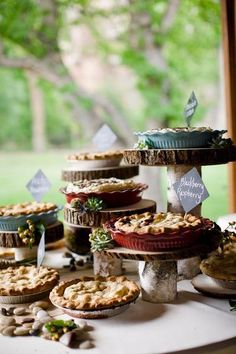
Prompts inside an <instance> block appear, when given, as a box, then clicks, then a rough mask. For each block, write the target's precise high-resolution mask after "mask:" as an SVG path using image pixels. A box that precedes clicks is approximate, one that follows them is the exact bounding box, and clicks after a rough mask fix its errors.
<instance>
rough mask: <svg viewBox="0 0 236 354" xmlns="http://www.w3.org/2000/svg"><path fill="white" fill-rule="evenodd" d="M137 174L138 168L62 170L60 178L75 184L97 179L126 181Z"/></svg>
mask: <svg viewBox="0 0 236 354" xmlns="http://www.w3.org/2000/svg"><path fill="white" fill-rule="evenodd" d="M138 174H139V166H129V165H127V166H125V165H124V166H115V167H104V168H100V169H91V170H83V171H82V170H80V171H79V170H77V169H76V168H73V169H72V168H67V169H66V168H65V169H64V170H62V175H61V178H62V180H63V181H67V182H75V181H79V180H81V179H88V180H91V179H97V178H111V177H116V178H120V179H127V178H132V177H134V176H137V175H138Z"/></svg>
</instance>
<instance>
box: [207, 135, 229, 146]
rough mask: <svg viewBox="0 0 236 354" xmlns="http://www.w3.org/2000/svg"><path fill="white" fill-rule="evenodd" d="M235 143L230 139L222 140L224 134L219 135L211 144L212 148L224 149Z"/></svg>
mask: <svg viewBox="0 0 236 354" xmlns="http://www.w3.org/2000/svg"><path fill="white" fill-rule="evenodd" d="M232 144H233V141H232V140H231V139H230V138H229V139H224V138H222V134H219V135H218V136H217V137H216V138H214V139H212V141H211V142H210V147H212V148H223V147H226V146H231V145H232Z"/></svg>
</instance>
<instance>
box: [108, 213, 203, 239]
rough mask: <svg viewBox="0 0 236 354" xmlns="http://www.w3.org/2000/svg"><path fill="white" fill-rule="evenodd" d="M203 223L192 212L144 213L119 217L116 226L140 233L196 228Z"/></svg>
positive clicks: (122, 229) (117, 228) (160, 232)
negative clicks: (183, 213)
mask: <svg viewBox="0 0 236 354" xmlns="http://www.w3.org/2000/svg"><path fill="white" fill-rule="evenodd" d="M201 224H202V221H201V219H200V218H199V217H196V216H194V215H191V214H185V215H181V214H173V213H171V212H169V213H157V214H154V213H149V212H146V213H143V214H134V215H131V216H124V217H122V218H120V219H118V220H117V221H116V222H115V224H114V226H115V228H116V230H120V231H123V232H135V233H138V234H145V233H150V234H162V233H170V232H174V231H179V230H184V229H195V228H198V227H199V226H200V225H201Z"/></svg>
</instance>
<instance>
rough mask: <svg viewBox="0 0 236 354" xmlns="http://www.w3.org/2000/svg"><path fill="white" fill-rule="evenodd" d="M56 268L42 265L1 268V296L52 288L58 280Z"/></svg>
mask: <svg viewBox="0 0 236 354" xmlns="http://www.w3.org/2000/svg"><path fill="white" fill-rule="evenodd" d="M58 279H59V274H58V272H57V271H56V270H55V269H52V268H47V267H44V266H41V267H39V268H37V267H36V266H23V265H22V266H20V267H8V268H6V269H1V270H0V296H7V295H10V296H12V295H27V294H35V293H40V292H43V291H47V290H50V289H52V288H53V287H54V286H55V285H56V284H57V282H58Z"/></svg>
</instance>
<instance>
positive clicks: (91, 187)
mask: <svg viewBox="0 0 236 354" xmlns="http://www.w3.org/2000/svg"><path fill="white" fill-rule="evenodd" d="M138 186H139V184H138V183H136V182H134V181H133V180H122V179H118V178H100V179H92V180H86V179H85V180H81V181H77V182H74V183H69V184H68V186H67V187H66V192H67V193H92V192H93V193H101V192H114V191H122V190H127V189H133V188H136V187H138Z"/></svg>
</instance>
